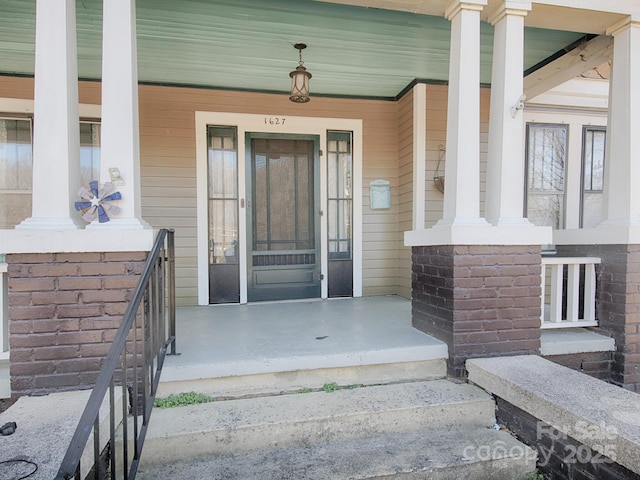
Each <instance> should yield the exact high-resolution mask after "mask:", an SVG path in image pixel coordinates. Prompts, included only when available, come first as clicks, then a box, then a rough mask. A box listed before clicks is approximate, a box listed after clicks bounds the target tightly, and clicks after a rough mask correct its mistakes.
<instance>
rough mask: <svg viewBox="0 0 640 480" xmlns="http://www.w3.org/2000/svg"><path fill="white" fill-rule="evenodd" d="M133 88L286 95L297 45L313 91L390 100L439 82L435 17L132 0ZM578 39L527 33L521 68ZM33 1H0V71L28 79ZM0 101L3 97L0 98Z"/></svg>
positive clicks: (488, 45) (210, 0)
mask: <svg viewBox="0 0 640 480" xmlns="http://www.w3.org/2000/svg"><path fill="white" fill-rule="evenodd" d="M76 1H77V31H78V70H79V76H80V78H84V79H99V78H100V71H101V64H100V62H101V31H102V12H101V9H102V0H76ZM137 34H138V75H139V79H140V81H141V82H150V83H162V84H180V85H195V86H202V87H214V88H227V89H248V90H256V91H270V92H286V91H287V90H288V89H289V85H290V79H289V72H290V71H291V70H293V69H294V68H295V67H296V65H297V61H298V52H297V50H295V49H294V48H293V44H294V43H297V42H303V43H306V44H307V45H308V48H307V49H306V50H305V51H304V52H303V59H304V62H305V66H306V67H307V68H308V70H309V71H310V72H311V73H312V74H313V78H312V80H311V93H312V95H313V94H316V95H319V94H322V95H346V96H364V97H386V98H389V97H395V96H396V95H397V94H398V93H399V92H401V91H402V90H403V89H404V88H405V87H406V86H407V85H408V84H409V83H411V81H412V80H414V79H421V80H430V81H435V82H445V81H447V77H448V68H449V34H450V23H449V22H448V21H447V20H446V19H444V18H442V17H434V16H427V15H418V14H413V13H408V12H399V11H390V10H381V9H374V8H363V7H354V6H348V5H339V4H332V3H323V2H317V1H313V0H228V1H224V0H138V2H137ZM581 36H582V34H580V33H575V32H564V31H557V30H543V29H535V28H527V29H526V31H525V59H524V63H525V69H527V68H529V67H532V66H533V65H536V64H537V63H538V62H541V61H543V60H544V59H546V58H548V57H549V56H551V55H552V54H554V53H556V52H558V51H560V50H562V49H563V48H565V47H566V46H567V45H569V44H571V43H572V42H574V41H575V40H577V39H578V38H580V37H581ZM34 37H35V0H0V73H4V74H26V75H30V74H33V68H34ZM492 41H493V27H491V26H490V25H488V24H486V23H483V24H482V28H481V45H480V49H481V62H482V67H481V81H482V82H483V83H487V84H488V83H490V82H491V50H492ZM0 96H2V92H0Z"/></svg>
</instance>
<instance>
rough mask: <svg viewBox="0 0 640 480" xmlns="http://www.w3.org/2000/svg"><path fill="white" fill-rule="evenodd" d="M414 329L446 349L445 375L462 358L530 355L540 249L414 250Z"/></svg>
mask: <svg viewBox="0 0 640 480" xmlns="http://www.w3.org/2000/svg"><path fill="white" fill-rule="evenodd" d="M412 257H413V259H412V263H413V278H412V286H413V296H412V297H413V300H412V310H413V314H412V318H413V326H414V327H415V328H417V329H418V330H421V331H423V332H425V333H428V334H429V335H432V336H434V337H436V338H438V339H439V340H442V341H444V342H446V343H447V345H448V347H449V361H448V373H449V374H450V375H453V376H456V377H464V376H466V371H465V366H464V363H465V361H466V360H467V359H469V358H479V357H493V356H503V355H522V354H532V353H533V354H537V353H539V349H540V308H541V306H540V273H541V247H540V246H539V245H534V246H521V245H517V246H493V245H488V246H473V245H471V246H452V245H445V246H419V247H413V250H412Z"/></svg>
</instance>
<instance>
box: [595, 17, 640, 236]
mask: <svg viewBox="0 0 640 480" xmlns="http://www.w3.org/2000/svg"><path fill="white" fill-rule="evenodd" d="M607 34H608V35H613V37H614V43H613V68H612V72H611V82H610V90H609V92H610V93H609V123H608V128H607V154H606V162H605V166H606V167H605V186H604V212H603V213H604V214H603V218H604V220H603V222H602V223H601V224H600V226H599V227H640V187H639V185H640V161H639V160H640V135H639V132H640V90H639V89H638V86H639V85H640V19H639V18H627V19H625V20H624V21H622V22H620V23H618V24H616V25H614V26H613V27H611V28H610V29H609V30H608V31H607Z"/></svg>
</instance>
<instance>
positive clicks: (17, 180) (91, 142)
mask: <svg viewBox="0 0 640 480" xmlns="http://www.w3.org/2000/svg"><path fill="white" fill-rule="evenodd" d="M80 169H81V183H82V185H88V184H89V182H90V181H91V180H97V179H99V178H100V123H99V122H98V121H95V120H87V121H82V122H81V123H80ZM32 179H33V120H32V118H31V117H20V116H17V115H13V114H8V115H2V114H0V228H3V229H6V228H13V227H15V226H16V225H18V224H19V223H20V222H22V221H23V220H25V219H26V218H28V217H29V216H30V215H31V191H32Z"/></svg>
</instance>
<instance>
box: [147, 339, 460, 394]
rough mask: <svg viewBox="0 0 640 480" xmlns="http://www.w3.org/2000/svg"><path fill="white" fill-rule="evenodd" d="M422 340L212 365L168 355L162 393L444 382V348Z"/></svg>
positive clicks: (270, 391) (268, 391) (271, 391)
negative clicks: (404, 343)
mask: <svg viewBox="0 0 640 480" xmlns="http://www.w3.org/2000/svg"><path fill="white" fill-rule="evenodd" d="M411 333H413V332H411ZM418 333H420V332H418ZM419 338H420V340H421V342H422V344H420V345H407V346H397V347H393V348H387V347H385V348H364V347H363V348H362V349H358V348H352V349H349V350H348V351H335V352H332V351H330V347H331V345H330V344H326V345H328V347H327V350H329V351H327V352H320V351H310V352H308V353H307V354H304V355H303V354H298V355H295V354H289V353H287V355H284V356H278V355H275V354H274V355H275V356H273V355H272V356H265V357H264V358H263V357H259V358H237V359H229V360H224V361H223V360H219V361H217V362H214V363H193V360H189V359H188V358H186V357H187V356H186V355H185V358H184V359H183V358H182V356H177V357H167V359H166V360H165V365H164V368H163V370H162V377H161V379H160V385H159V387H158V395H159V396H166V395H169V394H172V393H180V392H189V391H195V392H200V393H206V394H209V395H215V396H241V395H246V394H248V393H251V394H274V393H280V392H292V391H296V390H300V389H302V388H312V389H315V388H321V387H322V386H323V385H324V384H326V383H334V382H335V383H338V384H339V385H350V384H358V385H380V384H386V383H397V382H416V381H427V380H434V379H441V378H445V377H446V374H447V366H446V359H447V356H448V353H447V346H446V344H444V343H442V342H440V341H438V340H435V339H433V338H430V337H428V336H426V335H422V336H421V337H419ZM414 341H415V340H414ZM408 343H409V342H408ZM272 353H273V352H272Z"/></svg>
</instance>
